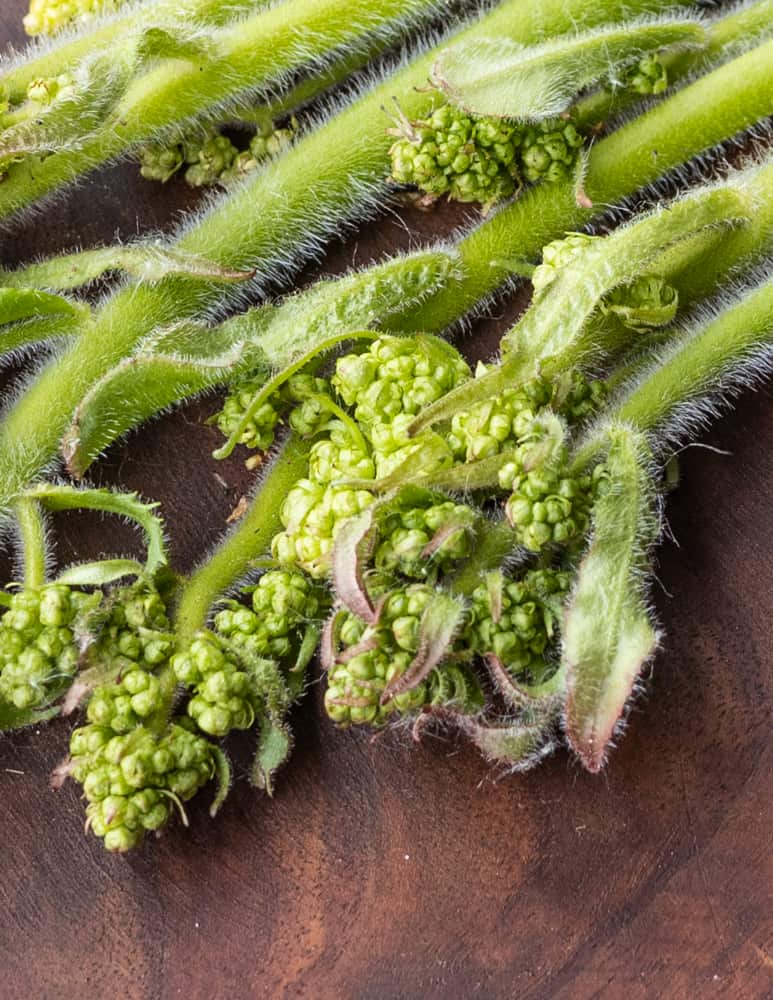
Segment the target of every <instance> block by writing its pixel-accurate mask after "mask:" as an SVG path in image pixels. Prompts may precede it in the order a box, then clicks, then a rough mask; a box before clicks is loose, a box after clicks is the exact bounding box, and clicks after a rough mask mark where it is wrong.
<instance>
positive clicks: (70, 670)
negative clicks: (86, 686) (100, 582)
mask: <svg viewBox="0 0 773 1000" xmlns="http://www.w3.org/2000/svg"><path fill="white" fill-rule="evenodd" d="M98 600H99V598H98V597H93V596H91V595H88V594H83V593H81V592H79V591H75V590H72V588H70V587H67V586H64V585H62V584H46V585H45V586H42V587H38V588H29V589H24V590H19V591H17V592H16V593H14V594H13V595H12V596H11V601H10V607H9V608H8V610H7V611H6V612H5V614H4V615H3V618H2V620H0V699H3V700H5V701H7V702H9V703H10V704H12V705H14V706H15V707H16V708H19V709H22V710H26V709H34V708H42V707H45V706H46V705H47V704H49V703H50V701H51V700H52V699H53V698H55V697H56V696H57V694H58V693H59V692H60V691H61V690H63V689H64V688H65V687H66V686H67V681H68V679H69V678H71V677H73V676H74V675H75V671H76V669H77V666H78V658H79V650H78V646H77V643H76V640H75V632H74V628H75V624H76V622H77V620H78V618H79V616H80V615H81V614H82V613H83V611H84V610H85V608H86V606H87V605H93V604H94V602H95V601H98Z"/></svg>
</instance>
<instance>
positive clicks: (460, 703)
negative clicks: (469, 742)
mask: <svg viewBox="0 0 773 1000" xmlns="http://www.w3.org/2000/svg"><path fill="white" fill-rule="evenodd" d="M435 594H436V591H435V589H434V588H433V587H430V586H427V585H425V584H419V583H416V584H410V585H409V586H407V587H404V588H401V589H398V590H394V591H392V592H391V593H390V594H389V596H388V597H387V598H386V601H385V603H384V606H383V608H382V611H381V615H380V618H379V621H378V624H377V625H367V624H366V623H365V622H364V621H362V619H360V618H358V617H357V616H356V615H354V614H350V613H347V614H346V615H345V617H344V619H343V622H342V623H341V626H340V629H339V633H338V640H339V641H340V642H341V644H342V649H341V651H340V652H339V654H338V657H337V659H336V662H335V663H334V664H333V666H332V667H331V668H330V671H329V673H328V686H327V690H326V692H325V711H326V712H327V714H328V716H329V717H330V718H331V719H332V720H333V721H334V722H335V723H337V724H338V725H340V726H350V725H371V726H380V725H383V724H384V723H386V722H387V721H388V719H389V718H390V717H393V716H395V715H408V714H413V713H416V712H418V711H419V710H420V709H421V708H422V707H423V706H424V705H430V704H445V705H453V706H454V707H455V708H457V710H459V711H477V710H478V709H479V708H480V707H481V705H482V695H481V691H480V687H479V685H478V683H477V681H476V679H475V677H474V675H473V674H472V673H471V672H470V671H469V670H468V669H467V668H466V667H464V666H462V665H460V664H448V665H443V666H439V667H436V668H435V669H434V670H432V671H431V672H430V674H429V675H428V676H427V678H425V680H423V681H422V682H421V683H420V684H417V685H416V687H414V688H412V689H411V690H409V691H405V692H403V693H402V694H398V695H396V696H395V697H394V698H392V699H390V700H389V701H387V702H386V704H384V705H382V704H381V696H382V694H383V692H384V689H385V688H386V686H387V684H388V683H389V682H390V681H392V680H393V679H394V678H396V677H399V676H401V675H402V674H404V673H405V671H406V670H407V669H408V667H409V666H410V665H411V663H412V662H413V660H414V658H415V656H416V653H417V652H418V649H419V633H420V627H421V618H422V615H423V613H424V611H425V610H426V608H427V606H428V605H429V603H430V601H431V600H432V599H433V598H434V597H435Z"/></svg>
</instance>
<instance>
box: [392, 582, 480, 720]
mask: <svg viewBox="0 0 773 1000" xmlns="http://www.w3.org/2000/svg"><path fill="white" fill-rule="evenodd" d="M464 616H465V608H464V604H463V603H462V602H461V601H460V600H458V599H457V598H454V597H449V596H448V595H446V594H438V595H437V596H436V597H434V598H433V599H432V601H430V603H429V604H428V605H427V607H426V608H425V609H424V613H423V614H422V616H421V622H420V624H419V648H418V650H417V651H416V655H415V656H414V658H413V660H412V662H411V663H410V664H409V666H408V669H407V670H406V671H405V673H403V674H396V675H395V676H394V677H393V678H392V680H391V681H389V682H388V684H387V685H386V687H385V688H384V690H383V692H382V694H381V704H382V705H386V704H387V703H388V702H390V701H391V700H392V699H393V698H396V697H397V696H398V695H401V694H403V693H404V692H405V691H410V690H411V689H412V688H415V687H417V685H419V684H421V682H422V681H423V680H425V679H426V678H427V677H428V676H429V674H430V673H432V671H433V670H434V669H435V667H437V666H439V665H440V664H441V663H442V662H443V660H444V659H445V657H446V656H447V655H448V652H449V650H450V649H451V645H452V643H453V641H454V637H455V636H456V634H457V633H458V631H459V628H460V627H461V625H462V622H463V621H464Z"/></svg>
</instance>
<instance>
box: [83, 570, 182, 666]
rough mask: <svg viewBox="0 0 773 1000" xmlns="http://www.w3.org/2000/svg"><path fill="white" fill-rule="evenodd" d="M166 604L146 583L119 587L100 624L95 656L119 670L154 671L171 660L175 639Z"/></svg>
mask: <svg viewBox="0 0 773 1000" xmlns="http://www.w3.org/2000/svg"><path fill="white" fill-rule="evenodd" d="M171 628H172V627H171V624H170V622H169V619H168V617H167V613H166V606H165V604H164V601H163V600H162V598H161V596H160V595H159V594H158V592H157V591H156V590H155V588H153V587H152V586H149V585H148V584H146V583H140V584H137V585H136V586H134V587H127V588H125V589H122V590H119V591H118V592H117V593H116V594H114V595H113V596H112V597H111V599H110V604H109V612H108V615H107V617H106V618H105V620H104V621H103V622H101V623H100V625H99V631H98V635H97V640H96V646H95V651H96V657H95V658H96V659H97V660H98V661H99V663H100V664H101V665H103V666H107V667H109V668H110V669H112V670H114V671H115V672H116V673H123V672H124V671H127V670H133V669H134V668H139V669H140V670H142V671H153V670H156V669H158V668H159V667H161V666H162V665H163V664H164V663H166V661H167V660H168V659H169V657H170V655H171V653H172V648H173V638H172V635H171Z"/></svg>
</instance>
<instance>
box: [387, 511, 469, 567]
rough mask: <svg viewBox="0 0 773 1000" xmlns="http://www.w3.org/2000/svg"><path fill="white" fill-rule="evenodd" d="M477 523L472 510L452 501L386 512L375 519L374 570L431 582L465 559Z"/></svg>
mask: <svg viewBox="0 0 773 1000" xmlns="http://www.w3.org/2000/svg"><path fill="white" fill-rule="evenodd" d="M477 520H478V515H477V514H476V512H475V511H474V510H473V508H472V507H468V506H467V504H460V503H454V502H453V501H452V500H447V501H444V502H442V503H433V504H431V505H429V506H424V507H408V508H405V509H400V510H397V511H390V512H389V513H388V514H386V516H384V517H383V518H380V519H379V524H378V532H379V542H378V546H377V548H376V552H375V559H374V562H375V566H376V569H377V570H379V571H380V572H383V573H387V574H391V575H394V574H397V573H399V574H401V575H402V576H407V577H410V578H412V579H426V578H427V577H430V576H431V577H432V578H433V579H434V578H436V577H437V575H438V573H443V572H447V571H448V570H449V569H450V568H451V567H452V566H453V564H454V563H456V562H458V561H459V560H460V559H466V558H467V557H468V556H469V554H470V552H471V550H472V545H473V537H474V536H473V532H474V528H475V524H476V521H477Z"/></svg>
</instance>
